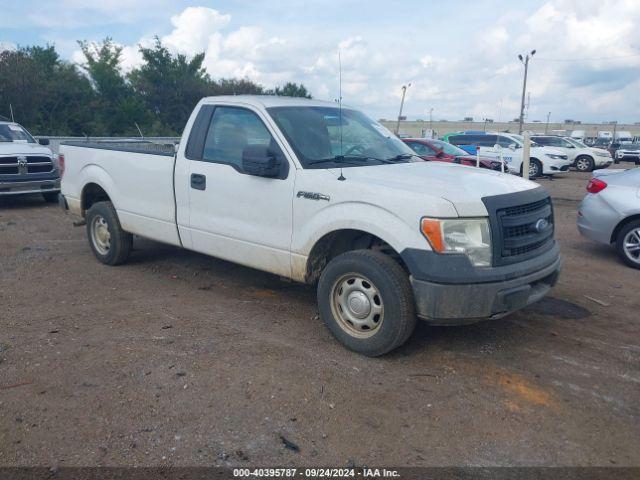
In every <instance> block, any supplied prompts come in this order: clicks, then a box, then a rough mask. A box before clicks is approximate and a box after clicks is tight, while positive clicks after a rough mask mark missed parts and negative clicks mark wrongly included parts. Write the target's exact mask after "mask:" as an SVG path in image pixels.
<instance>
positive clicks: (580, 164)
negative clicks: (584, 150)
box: [575, 155, 595, 172]
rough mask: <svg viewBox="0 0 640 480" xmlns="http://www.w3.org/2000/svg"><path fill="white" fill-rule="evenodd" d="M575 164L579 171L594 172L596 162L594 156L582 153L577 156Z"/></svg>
mask: <svg viewBox="0 0 640 480" xmlns="http://www.w3.org/2000/svg"><path fill="white" fill-rule="evenodd" d="M575 166H576V170H577V171H578V172H593V170H594V167H595V163H594V161H593V158H591V157H589V156H587V155H581V156H579V157H578V158H576V162H575Z"/></svg>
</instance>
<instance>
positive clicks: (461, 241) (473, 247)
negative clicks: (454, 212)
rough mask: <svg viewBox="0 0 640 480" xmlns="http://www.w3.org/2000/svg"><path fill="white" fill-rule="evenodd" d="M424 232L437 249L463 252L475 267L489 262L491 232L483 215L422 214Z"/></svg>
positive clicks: (484, 265)
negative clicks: (457, 216)
mask: <svg viewBox="0 0 640 480" xmlns="http://www.w3.org/2000/svg"><path fill="white" fill-rule="evenodd" d="M420 229H421V230H422V233H423V235H424V236H425V237H426V238H427V240H428V241H429V243H430V244H431V248H433V250H434V251H436V252H438V253H462V254H465V255H466V256H467V257H469V260H470V261H471V263H472V265H474V266H475V267H489V266H491V255H492V254H491V233H490V229H489V220H487V219H486V218H455V219H446V220H440V219H437V218H423V219H422V221H421V222H420Z"/></svg>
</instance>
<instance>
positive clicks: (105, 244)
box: [91, 215, 111, 255]
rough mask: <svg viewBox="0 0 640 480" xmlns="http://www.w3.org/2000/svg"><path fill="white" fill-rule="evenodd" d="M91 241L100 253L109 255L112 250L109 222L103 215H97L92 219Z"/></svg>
mask: <svg viewBox="0 0 640 480" xmlns="http://www.w3.org/2000/svg"><path fill="white" fill-rule="evenodd" d="M91 241H92V243H93V246H94V247H95V248H96V250H97V251H98V253H100V255H107V254H108V253H109V250H111V233H110V232H109V224H107V221H106V220H105V219H104V217H103V216H102V215H96V216H95V217H93V220H91Z"/></svg>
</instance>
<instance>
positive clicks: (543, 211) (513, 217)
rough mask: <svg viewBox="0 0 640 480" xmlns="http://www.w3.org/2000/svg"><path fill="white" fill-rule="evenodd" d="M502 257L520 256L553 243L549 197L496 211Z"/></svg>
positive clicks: (551, 212) (552, 224) (551, 210)
mask: <svg viewBox="0 0 640 480" xmlns="http://www.w3.org/2000/svg"><path fill="white" fill-rule="evenodd" d="M496 217H497V220H498V227H499V228H500V237H501V240H502V242H501V243H502V245H501V251H500V254H501V256H502V257H517V256H519V255H524V254H528V253H531V252H534V251H536V250H539V249H542V248H544V247H545V246H546V245H548V244H549V243H551V242H552V241H553V230H554V223H553V209H552V205H551V200H550V199H549V198H548V197H547V198H545V199H542V200H538V201H535V202H531V203H526V204H524V205H515V206H513V207H506V208H502V209H499V210H497V211H496Z"/></svg>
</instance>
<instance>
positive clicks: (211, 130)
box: [176, 105, 296, 276]
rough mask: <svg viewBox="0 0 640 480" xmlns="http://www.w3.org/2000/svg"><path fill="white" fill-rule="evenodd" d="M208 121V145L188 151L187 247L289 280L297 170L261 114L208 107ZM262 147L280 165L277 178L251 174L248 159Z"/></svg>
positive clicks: (202, 143)
mask: <svg viewBox="0 0 640 480" xmlns="http://www.w3.org/2000/svg"><path fill="white" fill-rule="evenodd" d="M205 109H206V110H205ZM203 115H205V120H204V121H206V125H204V126H203V127H202V128H201V135H202V138H201V139H200V140H198V139H197V138H196V139H195V144H196V145H195V148H191V151H190V152H189V146H188V147H187V151H188V153H187V157H190V158H187V162H186V163H187V164H188V171H189V175H188V177H187V178H183V181H187V182H188V184H189V185H188V191H189V220H188V225H189V227H188V230H189V233H190V241H191V245H190V246H189V247H190V248H191V249H193V250H196V251H199V252H202V253H206V254H208V255H212V256H215V257H218V258H222V259H226V260H230V261H233V262H236V263H240V264H243V265H247V266H250V267H254V268H258V269H261V270H266V271H269V272H272V273H275V274H278V275H283V276H290V275H291V258H290V248H291V234H292V215H293V214H292V208H293V188H294V183H295V174H296V170H295V167H294V166H293V165H292V164H290V163H289V160H288V159H287V158H286V156H285V155H284V154H283V153H282V149H281V148H280V146H279V144H278V141H277V140H276V139H275V137H274V135H273V134H272V130H271V129H270V128H271V127H269V126H268V125H269V121H268V119H266V118H264V117H262V114H261V113H260V112H258V111H254V110H252V109H249V108H245V107H238V106H226V105H218V106H211V105H207V106H204V107H203ZM200 120H201V121H200V123H201V124H202V122H203V119H202V118H201V119H200ZM196 123H198V120H196ZM194 128H195V126H194ZM194 134H196V135H197V132H196V131H195V130H194ZM192 136H193V135H192ZM191 141H192V138H191V136H190V139H189V142H190V143H191ZM256 147H258V148H260V147H265V148H268V150H269V152H270V153H271V154H272V155H273V156H274V157H275V158H277V160H278V162H280V165H281V166H280V168H281V170H280V172H281V174H280V175H279V178H275V177H274V178H271V177H262V176H256V175H250V174H248V173H246V172H245V170H244V168H243V160H242V159H243V154H245V153H246V152H247V151H255V150H256ZM247 149H250V150H247ZM263 149H264V148H263ZM178 178H179V177H178V176H176V181H178Z"/></svg>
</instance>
